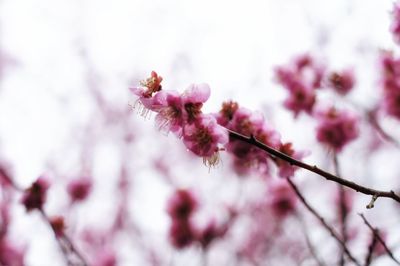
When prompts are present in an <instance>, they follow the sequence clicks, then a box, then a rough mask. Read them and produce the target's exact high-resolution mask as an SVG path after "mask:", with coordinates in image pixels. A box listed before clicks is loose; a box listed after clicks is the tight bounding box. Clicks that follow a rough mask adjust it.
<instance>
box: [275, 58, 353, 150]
mask: <svg viewBox="0 0 400 266" xmlns="http://www.w3.org/2000/svg"><path fill="white" fill-rule="evenodd" d="M316 61H317V60H315V59H314V58H312V57H311V56H310V55H301V56H298V57H297V58H295V59H294V60H293V62H291V63H290V64H289V65H287V66H279V67H277V68H276V70H275V75H276V77H277V81H278V82H279V83H280V84H281V85H282V86H283V87H284V88H285V89H286V90H287V91H288V92H289V95H288V98H287V99H286V100H285V102H284V106H285V107H286V108H287V109H288V110H290V111H292V112H293V114H294V117H295V118H297V117H298V115H299V114H300V113H301V112H304V113H306V114H307V115H310V116H311V117H312V118H313V119H315V120H316V122H317V127H316V139H317V140H318V141H319V142H320V143H322V144H325V145H326V147H327V148H328V149H331V150H334V151H335V152H339V151H341V150H342V149H343V147H344V146H346V144H348V143H350V142H351V141H352V140H354V139H356V138H357V137H358V135H359V130H358V122H359V119H358V117H357V116H356V115H355V114H354V113H353V112H351V111H349V110H344V109H342V110H340V109H338V108H336V107H335V106H331V105H329V104H321V103H320V102H319V101H318V100H317V95H318V91H319V90H321V89H323V88H329V89H331V90H332V91H334V92H335V93H337V94H338V95H340V96H345V95H347V94H348V93H349V92H350V91H351V90H352V89H353V88H354V86H355V77H354V73H353V71H352V69H345V70H342V71H326V70H325V68H324V67H322V66H321V65H319V64H317V63H316Z"/></svg>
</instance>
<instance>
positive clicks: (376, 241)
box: [365, 232, 378, 266]
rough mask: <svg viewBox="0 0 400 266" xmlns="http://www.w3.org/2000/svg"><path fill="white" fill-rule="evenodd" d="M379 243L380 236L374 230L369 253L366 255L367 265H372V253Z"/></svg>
mask: <svg viewBox="0 0 400 266" xmlns="http://www.w3.org/2000/svg"><path fill="white" fill-rule="evenodd" d="M377 243H378V238H377V237H376V234H375V232H372V241H371V243H370V244H369V246H368V253H367V256H366V257H365V266H369V265H371V262H372V254H373V252H374V249H375V247H376V244H377Z"/></svg>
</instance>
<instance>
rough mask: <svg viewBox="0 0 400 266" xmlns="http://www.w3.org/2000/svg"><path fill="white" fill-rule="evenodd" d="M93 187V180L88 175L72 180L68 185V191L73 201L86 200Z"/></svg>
mask: <svg viewBox="0 0 400 266" xmlns="http://www.w3.org/2000/svg"><path fill="white" fill-rule="evenodd" d="M91 189H92V180H91V179H90V178H88V177H82V178H79V179H75V180H72V181H71V182H70V183H69V184H68V186H67V192H68V194H69V196H70V198H71V200H72V202H75V201H82V200H85V199H86V198H87V196H88V195H89V193H90V190H91Z"/></svg>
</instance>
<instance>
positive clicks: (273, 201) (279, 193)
mask: <svg viewBox="0 0 400 266" xmlns="http://www.w3.org/2000/svg"><path fill="white" fill-rule="evenodd" d="M268 191H269V192H268V203H269V206H270V207H271V208H272V211H273V212H274V214H275V215H277V216H278V217H280V218H283V217H285V216H287V215H288V214H291V213H293V212H294V211H295V210H296V204H297V197H296V195H295V194H294V193H293V191H292V190H291V189H290V187H289V186H288V185H287V183H286V182H285V181H283V180H281V181H279V182H276V183H272V184H271V185H270V187H269V190H268Z"/></svg>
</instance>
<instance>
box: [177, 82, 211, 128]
mask: <svg viewBox="0 0 400 266" xmlns="http://www.w3.org/2000/svg"><path fill="white" fill-rule="evenodd" d="M209 97H210V87H209V86H208V85H207V84H205V83H202V84H197V85H196V84H191V85H190V86H189V87H188V88H187V89H186V90H185V91H184V92H183V94H182V103H183V107H184V110H185V120H186V121H187V122H188V123H193V122H194V121H195V120H196V118H197V117H198V116H199V115H200V114H201V108H202V107H203V103H205V102H206V101H207V100H208V98H209Z"/></svg>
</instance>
